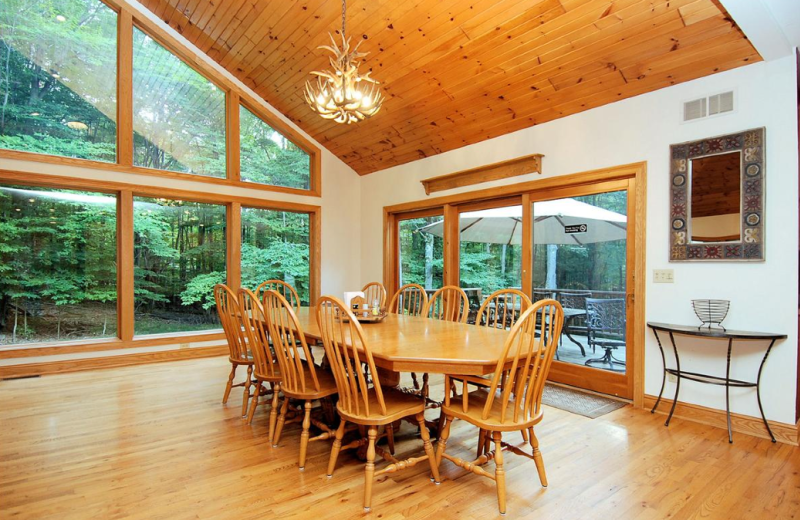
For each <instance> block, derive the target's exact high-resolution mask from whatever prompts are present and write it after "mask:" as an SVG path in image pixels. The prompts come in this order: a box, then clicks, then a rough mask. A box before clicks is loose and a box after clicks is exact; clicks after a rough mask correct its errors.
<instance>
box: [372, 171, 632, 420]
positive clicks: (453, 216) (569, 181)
mask: <svg viewBox="0 0 800 520" xmlns="http://www.w3.org/2000/svg"><path fill="white" fill-rule="evenodd" d="M646 181H647V163H645V162H640V163H632V164H625V165H621V166H614V167H609V168H601V169H597V170H591V171H587V172H582V173H575V174H570V175H562V176H557V177H550V178H546V179H540V180H535V181H529V182H523V183H518V184H512V185H507V186H499V187H494V188H486V189H482V190H475V191H471V192H465V193H458V194H455V195H449V196H443V197H436V198H431V199H423V200H418V201H413V202H406V203H402V204H394V205H391V206H385V207H384V208H383V222H384V241H383V245H384V249H383V259H384V261H383V280H384V285H385V286H386V287H387V289H389V288H391V289H390V290H395V291H396V290H397V283H398V280H399V272H398V269H399V265H398V262H397V261H396V259H397V258H398V257H397V255H398V254H399V253H398V251H397V249H398V247H397V229H398V228H397V223H398V220H401V219H404V218H409V217H407V215H413V214H424V212H426V211H431V212H434V211H437V210H438V211H443V212H444V216H445V243H444V247H445V251H444V282H445V283H446V284H455V285H458V282H459V280H458V278H459V276H458V265H459V257H458V256H459V255H458V253H459V242H458V239H457V238H458V237H457V232H458V214H459V210H460V209H467V208H469V209H472V208H481V207H489V206H496V205H498V204H499V205H501V206H502V205H510V204H508V201H509V200H511V198H512V197H521V199H516V200H521V202H522V208H523V217H524V218H523V221H524V222H523V233H525V234H529V233H531V224H530V217H531V201H532V200H534V198H535V200H539V199H542V198H544V199H547V198H559V197H561V196H574V195H576V194H580V193H581V192H582V190H588V191H593V190H592V188H591V187H590V185H594V186H595V190H596V189H597V185H598V184H601V183H602V187H603V188H607V189H623V188H625V187H627V189H628V191H629V193H631V194H635V196H634V197H629V198H628V214H629V215H630V216H631V217H632V218H631V222H632V224H631V228H630V233H631V236H633V237H634V242H635V247H634V251H633V253H632V255H633V257H632V258H631V257H629V258H628V262H629V265H631V266H633V267H632V268H631V269H630V270H629V271H630V272H629V274H628V275H629V281H628V287H631V288H632V293H630V296H633V295H635V298H634V299H633V302H632V305H631V302H629V308H632V310H631V311H630V312H631V315H632V317H633V324H632V327H633V347H632V349H630V350H631V356H632V357H631V358H630V359H633V363H629V365H628V369H629V370H631V371H632V374H633V376H632V378H631V385H632V387H633V388H632V395H633V405H634V406H635V407H637V408H641V407H642V406H643V405H644V361H645V359H644V343H645V321H646V320H645V287H646V283H645V282H646V272H645V267H646V264H645V253H646V242H645V238H646V230H645V227H646V205H647V192H646V190H647V187H646ZM634 198H635V200H636V204H635V206H634V203H633V200H634ZM504 202H505V204H504ZM434 214H435V213H434ZM453 228H454V229H453ZM454 235H455V239H452V237H453V236H454ZM448 236H449V237H451V239H450V240H447V237H448ZM526 243H528V244H529V243H530V241H523V253H522V257H523V262H526V263H525V264H524V265H526V266H530V265H531V261H532V250H531V247H530V245H528V246H526V245H525V244H526ZM531 277H532V273H531V272H530V269H527V272H525V270H523V273H522V282H523V287H524V288H525V287H530V286H531V284H532V280H531Z"/></svg>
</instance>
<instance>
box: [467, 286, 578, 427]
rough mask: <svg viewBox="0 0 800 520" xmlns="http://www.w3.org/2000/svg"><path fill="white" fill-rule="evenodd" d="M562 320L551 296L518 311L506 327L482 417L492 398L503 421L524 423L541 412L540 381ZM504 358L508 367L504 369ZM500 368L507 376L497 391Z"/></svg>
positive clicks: (546, 371) (557, 337)
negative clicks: (499, 404) (509, 364)
mask: <svg viewBox="0 0 800 520" xmlns="http://www.w3.org/2000/svg"><path fill="white" fill-rule="evenodd" d="M537 315H538V316H537ZM537 318H538V319H537ZM563 324H564V311H563V309H562V308H561V304H560V303H558V302H557V301H555V300H552V299H549V300H539V301H538V302H536V303H534V304H533V305H531V306H530V307H528V309H527V310H526V311H525V312H523V313H522V315H521V316H520V317H519V319H518V320H517V322H516V323H515V324H514V326H513V327H512V328H511V331H509V333H508V338H507V339H506V342H505V346H504V348H503V354H502V356H501V357H500V359H499V361H498V363H497V368H496V369H495V373H494V377H493V378H492V386H491V388H490V390H489V396H488V399H487V400H486V405H485V407H484V409H483V418H484V419H487V418H488V417H489V415H490V413H491V410H492V406H493V404H494V401H495V399H501V400H502V401H501V403H502V404H501V408H500V410H501V411H500V421H501V422H503V423H505V422H513V423H524V422H526V421H529V420H530V419H532V418H533V417H535V416H536V415H537V414H540V413H541V408H542V394H543V392H544V383H545V381H546V380H547V374H548V373H549V371H550V365H551V364H552V362H553V355H554V354H555V351H556V347H557V346H558V340H559V338H560V337H561V327H562V326H563ZM508 361H511V367H510V368H509V369H508V370H507V371H506V366H507V363H508ZM504 372H505V373H506V377H507V378H508V379H507V380H506V382H505V384H503V386H502V389H501V390H500V393H498V388H499V386H500V382H501V380H502V379H503V376H504ZM512 397H513V401H512ZM509 404H512V406H511V407H509Z"/></svg>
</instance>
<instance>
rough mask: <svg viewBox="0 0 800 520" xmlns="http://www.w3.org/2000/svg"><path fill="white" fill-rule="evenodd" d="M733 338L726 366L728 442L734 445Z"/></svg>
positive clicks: (729, 346)
mask: <svg viewBox="0 0 800 520" xmlns="http://www.w3.org/2000/svg"><path fill="white" fill-rule="evenodd" d="M732 346H733V338H731V339H729V340H728V358H727V361H726V364H725V415H726V417H727V419H728V442H729V443H731V444H733V431H732V430H731V347H732Z"/></svg>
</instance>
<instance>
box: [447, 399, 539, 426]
mask: <svg viewBox="0 0 800 520" xmlns="http://www.w3.org/2000/svg"><path fill="white" fill-rule="evenodd" d="M468 395H469V399H468V401H467V402H468V404H469V407H468V408H467V411H466V412H465V411H464V409H463V405H462V402H463V399H464V396H457V397H453V398H451V399H450V404H449V405H444V406H442V411H443V413H444V414H445V415H451V416H453V417H458V418H459V419H463V420H465V421H467V422H470V423H472V424H474V425H475V426H477V427H479V428H481V429H483V430H491V431H499V432H502V431H508V432H510V431H518V430H522V429H526V428H530V427H531V426H533V425H535V424H537V423H539V421H541V420H542V413H541V411H540V412H539V413H538V414H536V415H535V416H533V417H530V418H525V414H524V413H522V412H520V420H519V421H514V420H513V417H514V411H513V410H514V405H515V402H514V399H511V400H510V401H509V403H508V408H507V409H506V420H505V422H502V421H501V420H500V412H501V410H502V408H503V400H502V398H501V397H500V394H499V393H498V394H497V395H495V399H494V401H493V402H492V409H491V411H490V412H489V416H488V417H487V418H486V419H484V418H483V409H484V407H485V406H486V401H487V399H489V391H488V390H487V389H485V388H480V389H478V390H474V391H472V392H470V393H469V394H468Z"/></svg>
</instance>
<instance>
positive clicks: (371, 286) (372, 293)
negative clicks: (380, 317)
mask: <svg viewBox="0 0 800 520" xmlns="http://www.w3.org/2000/svg"><path fill="white" fill-rule="evenodd" d="M361 292H363V293H364V299H365V300H367V305H369V307H370V309H371V308H372V302H374V301H375V300H378V301H379V302H380V307H381V309H383V308H384V307H386V287H384V286H383V284H382V283H380V282H370V283H368V284H367V285H365V286H364V288H363V289H361Z"/></svg>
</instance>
